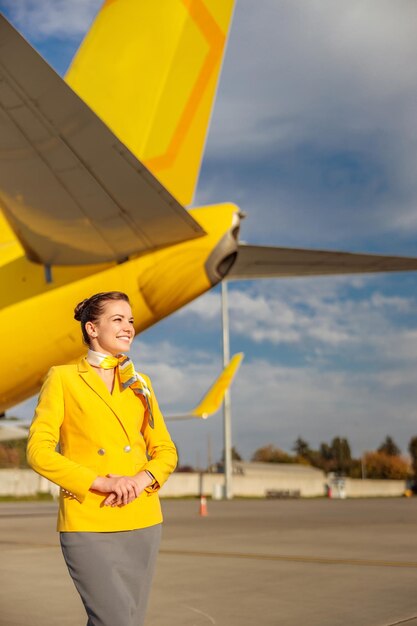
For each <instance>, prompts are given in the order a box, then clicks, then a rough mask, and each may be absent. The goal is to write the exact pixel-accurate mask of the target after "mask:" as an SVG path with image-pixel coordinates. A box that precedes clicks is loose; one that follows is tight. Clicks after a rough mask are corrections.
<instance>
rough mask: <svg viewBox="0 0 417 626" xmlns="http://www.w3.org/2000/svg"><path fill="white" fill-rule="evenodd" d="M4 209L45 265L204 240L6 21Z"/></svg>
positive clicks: (1, 143) (2, 28)
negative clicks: (190, 240) (199, 239)
mask: <svg viewBox="0 0 417 626" xmlns="http://www.w3.org/2000/svg"><path fill="white" fill-rule="evenodd" d="M0 205H1V208H2V209H3V211H4V214H5V216H6V217H7V219H8V221H9V223H10V225H11V226H12V228H13V230H14V232H15V234H16V236H17V237H18V239H19V241H20V243H21V244H22V245H23V247H24V249H25V251H26V253H27V255H28V257H29V258H30V259H31V260H33V261H36V262H39V263H43V264H45V265H81V264H89V263H102V262H109V261H122V260H125V259H126V258H127V257H128V256H129V255H131V254H135V253H140V252H143V251H149V250H153V249H157V248H161V247H164V246H167V245H171V244H175V243H178V242H180V241H186V240H188V239H192V238H194V237H198V236H202V235H204V234H205V232H204V230H203V229H202V228H201V227H200V225H199V224H198V223H197V222H196V221H195V220H194V219H193V218H192V217H191V215H190V214H189V213H188V212H187V211H186V210H185V209H184V207H183V206H181V204H179V202H177V200H176V199H175V198H174V196H172V195H171V194H170V193H169V192H168V191H167V190H166V189H165V188H164V187H163V186H162V185H161V184H160V183H159V182H158V180H157V179H156V178H155V177H154V176H153V174H151V172H150V171H149V170H148V169H146V167H145V166H144V165H143V164H142V163H141V162H140V161H139V160H138V159H137V158H136V157H135V156H134V155H133V154H132V153H131V152H129V150H128V149H127V148H126V147H125V146H124V145H123V144H122V143H121V142H120V141H119V140H118V139H117V137H116V136H115V135H114V134H113V133H112V132H111V131H110V130H109V128H108V127H107V126H106V125H105V124H104V123H103V122H102V121H101V120H100V119H99V118H98V117H97V115H96V114H95V113H94V112H93V111H92V110H91V109H90V108H89V107H88V106H87V105H86V104H85V103H84V102H83V101H82V100H81V98H79V96H77V94H76V93H75V92H74V91H72V89H71V88H70V87H69V86H68V85H67V84H66V83H65V82H64V80H62V79H61V77H60V76H58V74H56V72H55V71H54V70H53V69H52V68H51V67H50V66H49V65H48V64H47V63H46V62H45V61H44V60H43V59H42V57H41V56H40V55H39V54H38V53H37V52H36V51H35V50H34V49H33V48H32V47H31V46H30V45H29V44H28V43H27V41H26V40H25V39H24V38H23V37H22V36H21V35H20V34H19V33H18V32H17V31H16V30H15V29H14V28H13V26H11V24H10V23H9V22H8V21H7V20H6V18H5V17H4V16H2V15H0Z"/></svg>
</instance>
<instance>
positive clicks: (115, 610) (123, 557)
mask: <svg viewBox="0 0 417 626" xmlns="http://www.w3.org/2000/svg"><path fill="white" fill-rule="evenodd" d="M160 540H161V524H156V525H155V526H149V527H148V528H140V529H138V530H126V531H121V532H103V533H90V532H62V533H60V541H61V548H62V553H63V555H64V559H65V562H66V564H67V567H68V571H69V573H70V576H71V578H72V580H73V581H74V584H75V586H76V588H77V591H78V593H79V594H80V596H81V599H82V601H83V604H84V607H85V610H86V612H87V615H88V622H87V626H116V625H117V626H143V623H144V620H145V612H146V606H147V603H148V597H149V592H150V587H151V582H152V577H153V573H154V569H155V562H156V556H157V554H158V548H159V543H160Z"/></svg>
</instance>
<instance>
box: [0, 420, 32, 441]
mask: <svg viewBox="0 0 417 626" xmlns="http://www.w3.org/2000/svg"><path fill="white" fill-rule="evenodd" d="M27 436H28V431H27V430H24V429H23V428H19V427H18V426H4V425H3V424H0V441H12V440H14V439H26V438H27Z"/></svg>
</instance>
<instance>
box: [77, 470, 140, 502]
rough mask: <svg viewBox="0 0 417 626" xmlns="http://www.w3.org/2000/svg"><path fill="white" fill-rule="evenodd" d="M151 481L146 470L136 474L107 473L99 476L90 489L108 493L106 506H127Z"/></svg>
mask: <svg viewBox="0 0 417 626" xmlns="http://www.w3.org/2000/svg"><path fill="white" fill-rule="evenodd" d="M151 482H152V479H151V478H150V476H149V475H148V474H147V473H146V472H139V473H138V474H136V475H135V476H119V475H118V474H107V476H97V478H96V479H95V480H94V482H93V484H92V485H91V487H90V489H92V490H93V491H99V492H100V493H105V494H108V495H107V497H106V499H105V500H104V502H103V505H104V506H126V504H130V502H133V500H136V498H137V497H138V496H140V494H141V493H142V491H143V490H144V489H145V488H146V487H149V485H150V484H151Z"/></svg>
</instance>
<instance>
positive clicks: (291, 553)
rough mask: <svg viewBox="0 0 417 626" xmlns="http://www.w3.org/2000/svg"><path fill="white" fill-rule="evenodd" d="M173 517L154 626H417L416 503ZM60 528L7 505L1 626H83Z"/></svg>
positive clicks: (0, 566)
mask: <svg viewBox="0 0 417 626" xmlns="http://www.w3.org/2000/svg"><path fill="white" fill-rule="evenodd" d="M163 508H164V514H165V524H164V533H163V541H162V546H161V551H160V554H159V558H158V565H157V573H156V577H155V583H154V586H153V589H152V594H151V600H150V606H149V611H148V618H147V621H146V626H206V625H210V624H216V625H218V626H278V625H280V626H281V625H282V626H304V625H306V626H307V625H308V626H394V625H395V626H397V625H399V624H406V625H414V626H417V498H414V499H373V500H324V499H319V500H287V501H284V500H274V501H273V500H269V501H268V500H267V501H263V500H262V501H261V500H260V501H256V500H236V501H233V502H209V504H208V512H209V514H208V516H207V517H200V516H199V515H198V509H199V503H198V501H196V500H178V501H177V500H175V501H174V500H168V501H163ZM55 517H56V505H55V504H52V503H2V504H0V544H1V558H0V626H85V623H86V619H85V615H84V610H83V608H82V606H81V602H80V600H79V598H78V595H77V593H76V591H75V589H74V587H73V583H72V581H71V579H70V578H69V576H68V573H67V570H66V566H65V564H64V562H63V559H62V556H61V552H60V548H59V544H58V535H57V533H56V532H55ZM114 626H123V625H122V624H115V625H114Z"/></svg>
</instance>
